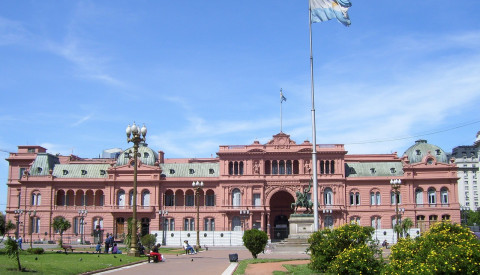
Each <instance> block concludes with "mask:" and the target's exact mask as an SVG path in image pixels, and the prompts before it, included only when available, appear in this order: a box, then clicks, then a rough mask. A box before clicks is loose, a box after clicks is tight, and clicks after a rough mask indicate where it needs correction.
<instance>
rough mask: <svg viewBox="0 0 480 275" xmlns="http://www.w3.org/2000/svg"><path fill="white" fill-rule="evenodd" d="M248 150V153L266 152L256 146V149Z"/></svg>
mask: <svg viewBox="0 0 480 275" xmlns="http://www.w3.org/2000/svg"><path fill="white" fill-rule="evenodd" d="M247 152H248V153H265V150H263V149H259V148H255V149H251V150H248V151H247Z"/></svg>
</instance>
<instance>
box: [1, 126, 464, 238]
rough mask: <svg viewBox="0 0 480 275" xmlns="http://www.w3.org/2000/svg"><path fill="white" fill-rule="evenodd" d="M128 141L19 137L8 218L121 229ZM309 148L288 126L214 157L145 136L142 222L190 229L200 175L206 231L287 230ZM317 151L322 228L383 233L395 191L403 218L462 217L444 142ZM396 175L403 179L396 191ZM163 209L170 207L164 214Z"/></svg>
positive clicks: (86, 230) (128, 201)
mask: <svg viewBox="0 0 480 275" xmlns="http://www.w3.org/2000/svg"><path fill="white" fill-rule="evenodd" d="M130 150H131V148H129V149H127V150H125V151H124V152H122V153H121V154H120V155H119V156H118V157H117V158H116V159H104V158H99V159H84V158H80V157H77V156H74V155H70V156H61V155H52V154H49V153H47V152H46V149H45V148H43V147H40V146H19V147H18V152H17V153H11V154H10V156H9V157H8V158H7V160H8V162H9V164H10V165H9V177H8V182H7V184H8V203H7V208H6V212H7V219H9V220H12V221H14V222H16V223H17V224H18V225H19V226H18V227H19V228H18V234H20V235H22V236H23V237H24V239H25V240H27V241H28V240H29V239H30V234H29V233H32V238H33V240H34V241H36V240H54V239H58V238H59V234H58V233H56V232H54V230H53V229H52V227H51V222H52V220H53V219H54V218H55V217H59V216H63V217H65V218H66V219H68V220H69V221H70V222H71V223H72V228H70V229H69V230H68V231H67V232H66V233H65V235H64V236H66V241H68V240H70V241H72V242H74V241H76V240H77V239H78V238H81V237H83V238H84V239H85V240H87V241H90V242H93V241H98V240H101V238H102V235H103V234H104V233H107V232H108V233H114V234H115V235H116V236H117V239H122V238H123V236H124V235H123V233H126V225H127V219H128V218H130V217H131V216H132V210H131V205H132V197H133V190H132V189H133V183H132V182H133V166H132V165H134V162H133V159H132V158H131V155H130V154H129V151H130ZM311 152H312V144H311V143H310V142H309V141H304V142H303V143H299V144H297V143H296V142H295V141H293V140H291V139H290V136H289V135H287V134H284V133H279V134H277V135H274V136H273V139H272V140H270V141H269V142H268V143H266V144H260V143H259V142H258V141H255V142H254V143H253V144H250V145H233V146H232V145H225V146H223V145H222V146H220V148H219V151H218V153H217V157H216V158H202V159H165V158H164V152H162V151H158V152H156V151H154V150H152V149H151V148H149V147H148V146H147V145H145V144H143V145H141V146H140V148H139V161H138V188H137V190H138V197H137V204H138V207H137V209H138V210H137V219H138V220H139V221H140V222H141V230H140V231H141V232H142V233H143V234H146V233H148V232H153V231H160V230H164V229H165V230H166V231H167V232H170V231H172V232H178V231H194V230H195V229H196V223H197V220H196V214H197V207H196V201H195V190H194V189H193V188H192V182H197V181H199V182H203V183H204V186H203V188H202V190H200V195H199V208H198V209H199V217H200V218H199V221H200V230H201V231H202V232H208V231H222V232H223V231H242V230H244V229H249V228H253V227H255V228H259V229H261V230H264V231H266V232H267V233H268V234H269V236H270V238H271V239H282V238H285V237H287V236H288V226H287V225H288V218H289V216H290V214H292V213H293V210H292V209H291V204H292V203H293V202H294V201H295V192H296V191H302V190H303V188H304V187H307V186H308V183H309V180H310V178H311V177H312V174H311V173H312V165H313V164H312V163H311V159H312V155H311ZM317 159H318V163H317V164H316V165H317V171H318V175H317V177H318V184H319V187H318V191H319V192H318V201H319V224H320V227H321V228H325V227H336V226H339V225H342V224H345V223H349V222H358V223H359V224H361V225H364V226H374V227H375V228H377V229H378V230H377V232H384V233H383V234H386V232H387V231H388V232H391V229H392V225H393V224H394V223H395V217H396V201H397V200H398V207H399V211H400V214H401V217H402V219H404V218H407V217H408V218H410V219H412V221H414V226H415V227H416V228H418V231H423V230H425V229H427V228H428V227H429V225H430V224H431V223H433V222H436V221H439V220H442V219H449V220H452V221H454V222H460V211H459V204H458V194H457V193H456V192H457V188H456V184H457V168H456V166H455V165H454V164H451V163H449V161H448V159H447V156H446V154H445V152H444V151H443V150H442V149H441V148H439V147H437V146H435V145H431V144H428V143H426V141H424V140H419V141H417V142H416V143H415V144H414V145H413V146H411V147H410V148H409V149H408V150H407V151H406V152H405V153H404V155H403V156H402V157H398V156H397V154H396V153H393V154H365V155H348V154H347V151H346V150H345V148H344V146H343V145H342V144H319V145H317ZM391 179H401V180H402V185H401V187H400V189H399V190H400V195H399V196H395V194H394V193H393V189H392V187H391V185H390V180H391ZM83 210H87V213H85V211H83ZM160 210H162V211H168V214H165V215H164V216H162V217H161V216H160ZM242 210H248V212H247V213H245V212H243V213H242V214H241V211H242ZM82 211H83V212H82ZM162 219H164V221H165V227H162V222H161V220H162ZM82 220H83V221H84V223H82ZM82 224H83V226H82ZM82 233H83V234H82ZM169 234H170V233H169ZM202 234H203V233H202ZM172 235H173V233H172ZM97 238H100V239H97Z"/></svg>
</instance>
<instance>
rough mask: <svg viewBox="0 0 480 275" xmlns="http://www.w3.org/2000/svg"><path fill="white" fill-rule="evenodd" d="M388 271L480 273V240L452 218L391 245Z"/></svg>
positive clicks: (390, 272)
mask: <svg viewBox="0 0 480 275" xmlns="http://www.w3.org/2000/svg"><path fill="white" fill-rule="evenodd" d="M389 259H390V263H389V264H388V265H387V267H386V269H385V274H399V273H402V272H403V271H405V270H409V271H410V272H411V274H480V264H479V263H480V241H479V240H478V239H477V238H476V236H475V235H473V233H471V232H470V230H469V229H468V228H464V227H462V226H460V225H458V224H452V223H450V222H440V223H436V224H435V225H433V226H432V227H431V228H430V230H429V231H428V232H426V233H425V234H424V235H422V236H420V237H418V238H416V239H413V240H412V239H405V240H400V241H399V243H398V244H396V245H394V246H392V253H391V255H390V257H389Z"/></svg>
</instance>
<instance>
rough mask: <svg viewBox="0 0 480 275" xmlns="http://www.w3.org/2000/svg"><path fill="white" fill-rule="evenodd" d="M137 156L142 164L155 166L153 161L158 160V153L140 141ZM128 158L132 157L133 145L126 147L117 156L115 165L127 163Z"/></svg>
mask: <svg viewBox="0 0 480 275" xmlns="http://www.w3.org/2000/svg"><path fill="white" fill-rule="evenodd" d="M137 157H138V158H139V160H140V161H141V162H142V163H143V164H145V165H150V166H155V162H157V160H158V153H157V152H155V151H153V150H152V149H150V148H149V147H148V146H147V145H146V144H144V143H141V144H140V145H139V147H138V156H137ZM130 158H133V147H130V148H128V149H127V150H125V151H123V153H121V154H120V155H119V156H118V158H117V166H121V165H125V164H127V163H128V161H129V160H130Z"/></svg>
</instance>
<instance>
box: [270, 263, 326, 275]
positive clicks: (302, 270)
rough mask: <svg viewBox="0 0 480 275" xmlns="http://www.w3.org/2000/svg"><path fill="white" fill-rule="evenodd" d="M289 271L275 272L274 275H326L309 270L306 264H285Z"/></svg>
mask: <svg viewBox="0 0 480 275" xmlns="http://www.w3.org/2000/svg"><path fill="white" fill-rule="evenodd" d="M283 266H284V267H285V268H286V269H287V270H288V271H287V272H283V271H274V272H273V275H285V274H295V275H311V274H324V273H315V272H314V271H313V270H311V269H310V268H308V265H306V264H300V265H290V264H284V265H283Z"/></svg>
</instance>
